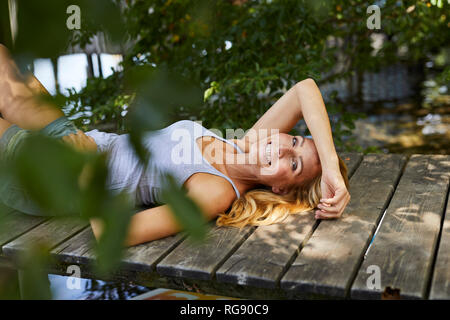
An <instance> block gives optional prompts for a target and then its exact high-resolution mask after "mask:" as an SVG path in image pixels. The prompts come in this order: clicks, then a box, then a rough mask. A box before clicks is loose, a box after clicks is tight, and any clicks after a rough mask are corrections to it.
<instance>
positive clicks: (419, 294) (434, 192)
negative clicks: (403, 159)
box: [351, 155, 450, 299]
mask: <svg viewBox="0 0 450 320" xmlns="http://www.w3.org/2000/svg"><path fill="white" fill-rule="evenodd" d="M449 174H450V156H444V155H413V156H411V158H410V160H409V162H408V164H407V166H406V169H405V172H404V174H403V176H402V178H401V180H400V182H399V184H398V187H397V190H396V192H395V194H394V197H393V198H392V201H391V203H390V204H389V207H388V208H387V211H386V214H385V217H384V219H383V221H382V223H381V225H380V227H379V231H378V233H377V235H376V237H375V239H374V241H373V243H372V246H371V247H370V251H369V253H368V255H367V258H366V259H365V260H364V262H363V264H362V265H361V268H360V269H359V272H358V274H357V277H356V279H355V282H354V284H353V286H352V288H351V296H352V298H381V297H382V293H383V292H385V291H386V292H390V291H391V292H396V295H399V297H400V298H410V299H414V298H425V297H426V291H427V288H428V285H429V281H430V275H431V266H432V264H433V258H434V254H435V248H436V242H437V237H438V234H439V229H440V226H441V218H442V215H443V212H444V206H445V199H446V193H447V189H448V185H449ZM369 266H374V267H371V268H373V270H369V269H368V267H369ZM377 268H379V271H380V273H379V275H380V279H379V280H380V285H379V286H377V282H376V281H375V280H376V279H375V278H374V277H376V275H375V273H376V272H377V271H375V270H376V269H377ZM368 270H369V272H368ZM372 275H374V277H372ZM369 277H371V278H369ZM368 281H369V282H368ZM368 283H369V284H368Z"/></svg>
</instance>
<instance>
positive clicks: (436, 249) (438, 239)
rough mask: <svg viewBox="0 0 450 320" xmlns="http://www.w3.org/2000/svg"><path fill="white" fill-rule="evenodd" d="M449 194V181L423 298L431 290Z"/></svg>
mask: <svg viewBox="0 0 450 320" xmlns="http://www.w3.org/2000/svg"><path fill="white" fill-rule="evenodd" d="M449 182H450V181H449ZM449 194H450V183H449V184H448V186H447V197H446V199H445V203H444V207H443V208H442V210H443V212H442V216H441V225H440V228H439V233H438V236H437V241H436V246H435V247H434V250H433V252H434V253H433V259H432V262H431V268H430V270H429V272H428V273H429V274H428V275H427V277H428V283H427V287H426V289H425V299H429V297H430V292H431V285H432V284H433V277H434V268H435V266H436V261H437V258H438V252H439V247H440V244H441V236H442V230H443V228H444V222H445V218H446V210H447V206H448V205H450V204H449V202H448V199H449Z"/></svg>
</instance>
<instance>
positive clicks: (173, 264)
mask: <svg viewBox="0 0 450 320" xmlns="http://www.w3.org/2000/svg"><path fill="white" fill-rule="evenodd" d="M253 230H254V227H244V228H243V229H242V230H239V229H238V228H234V227H217V226H215V227H213V228H212V229H211V230H210V231H209V232H208V235H207V237H206V240H205V241H204V242H203V243H201V244H195V243H193V242H192V241H189V239H186V240H185V241H183V242H182V243H181V244H180V245H179V246H178V247H176V248H175V249H174V250H173V251H172V252H171V253H170V254H169V255H168V256H167V257H166V258H164V259H163V260H162V261H161V262H160V263H158V264H157V265H156V271H157V272H158V273H159V274H161V275H166V276H174V277H182V278H193V279H203V280H210V279H212V278H213V277H214V273H215V271H216V270H217V268H218V267H219V266H220V265H222V263H223V261H225V259H227V258H228V257H229V256H230V255H231V254H232V253H233V252H234V250H235V249H236V248H237V247H238V246H240V245H241V243H242V242H243V241H244V240H245V239H246V238H247V237H248V236H249V235H250V233H251V232H253Z"/></svg>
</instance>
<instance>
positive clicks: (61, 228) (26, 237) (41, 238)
mask: <svg viewBox="0 0 450 320" xmlns="http://www.w3.org/2000/svg"><path fill="white" fill-rule="evenodd" d="M87 225H88V222H86V221H85V220H82V219H80V218H74V217H53V218H51V219H49V220H47V221H45V222H43V223H42V224H40V225H39V226H37V227H36V228H34V229H32V230H30V231H28V232H27V233H25V234H23V235H21V236H20V237H18V238H16V239H15V240H13V241H11V242H8V243H7V244H5V245H4V246H3V253H4V254H5V256H7V257H10V258H16V257H17V255H18V254H20V253H21V252H23V251H24V250H26V249H27V248H29V246H30V245H33V244H36V243H42V244H45V245H46V246H47V247H49V248H52V247H55V246H57V245H58V244H59V243H61V242H63V241H65V240H66V239H68V238H70V237H71V236H73V235H74V234H76V233H78V232H79V231H81V230H82V229H84V228H86V226H87Z"/></svg>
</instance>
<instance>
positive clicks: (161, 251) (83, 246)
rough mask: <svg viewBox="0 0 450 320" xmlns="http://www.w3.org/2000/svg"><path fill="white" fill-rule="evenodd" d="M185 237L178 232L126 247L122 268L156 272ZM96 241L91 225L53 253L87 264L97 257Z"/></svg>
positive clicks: (62, 257) (68, 262) (59, 257)
mask: <svg viewBox="0 0 450 320" xmlns="http://www.w3.org/2000/svg"><path fill="white" fill-rule="evenodd" d="M185 237H186V235H185V234H184V233H178V234H176V235H173V236H169V237H166V238H163V239H159V240H155V241H150V242H147V243H143V244H140V245H137V246H133V247H129V248H126V249H125V250H124V255H123V258H122V265H121V268H123V269H127V270H129V271H138V272H149V273H151V272H154V271H155V269H156V264H157V263H158V262H159V261H160V260H161V259H162V258H163V257H165V256H166V255H167V253H168V252H170V251H171V250H172V249H173V248H174V247H176V246H177V245H178V244H179V243H180V242H181V241H182V240H183V239H184V238H185ZM95 243H96V240H95V238H94V234H93V233H92V229H91V228H90V227H89V228H86V229H85V230H83V231H82V232H80V233H79V234H77V235H75V236H74V237H72V238H70V239H68V240H67V241H65V242H63V243H61V244H60V245H59V246H57V247H56V248H54V249H53V250H52V251H51V254H52V255H53V256H54V257H55V258H56V259H57V260H58V261H59V262H63V263H65V264H80V265H86V266H87V265H89V264H91V263H93V262H94V260H95V259H96V253H95Z"/></svg>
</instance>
